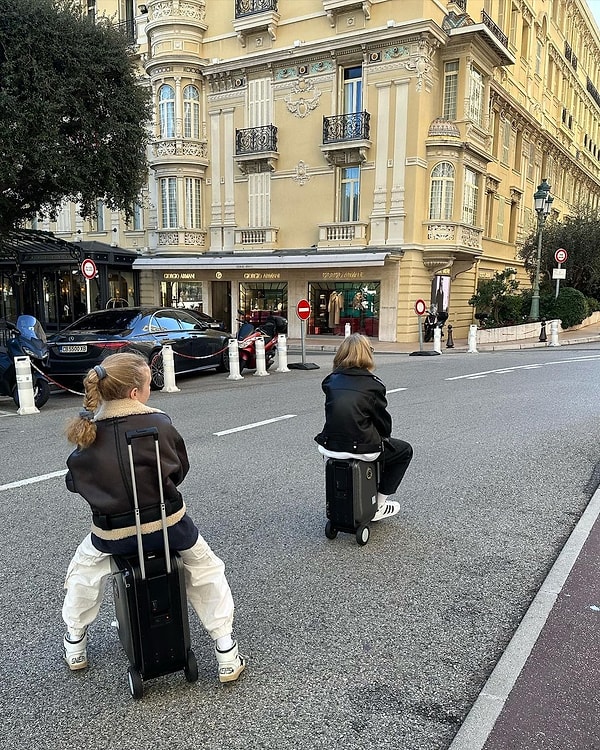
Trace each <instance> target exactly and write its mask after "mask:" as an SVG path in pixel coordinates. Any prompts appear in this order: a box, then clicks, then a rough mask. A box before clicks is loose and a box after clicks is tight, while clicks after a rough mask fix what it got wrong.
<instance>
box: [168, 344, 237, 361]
mask: <svg viewBox="0 0 600 750" xmlns="http://www.w3.org/2000/svg"><path fill="white" fill-rule="evenodd" d="M228 349H229V345H227V346H226V347H225V348H224V349H219V351H218V352H213V353H212V354H205V355H204V356H202V357H193V356H192V355H191V354H182V353H181V352H176V351H175V350H173V354H176V355H177V356H178V357H183V358H184V359H210V358H211V357H216V356H217V355H219V354H223V352H226V351H227V350H228Z"/></svg>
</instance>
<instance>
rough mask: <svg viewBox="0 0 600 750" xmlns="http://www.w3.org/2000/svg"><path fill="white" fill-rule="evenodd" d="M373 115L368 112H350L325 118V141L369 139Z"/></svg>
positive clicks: (337, 141) (338, 141)
mask: <svg viewBox="0 0 600 750" xmlns="http://www.w3.org/2000/svg"><path fill="white" fill-rule="evenodd" d="M370 120H371V115H370V114H369V113H368V112H350V113H348V114H345V115H336V116H334V117H324V118H323V143H340V142H344V141H359V140H368V139H369V132H370V124H369V123H370Z"/></svg>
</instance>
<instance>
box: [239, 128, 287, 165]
mask: <svg viewBox="0 0 600 750" xmlns="http://www.w3.org/2000/svg"><path fill="white" fill-rule="evenodd" d="M278 158H279V154H278V152H277V128H276V127H275V125H261V126H259V127H256V128H244V129H242V130H236V131H235V160H236V162H237V165H238V167H239V168H240V169H241V171H242V172H243V173H244V174H250V173H255V172H272V171H273V170H274V169H275V163H276V161H277V159H278Z"/></svg>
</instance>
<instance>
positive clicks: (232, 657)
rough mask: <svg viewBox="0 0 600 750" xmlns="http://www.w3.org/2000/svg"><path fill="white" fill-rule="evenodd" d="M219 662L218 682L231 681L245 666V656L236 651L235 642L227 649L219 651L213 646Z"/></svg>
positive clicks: (235, 678)
mask: <svg viewBox="0 0 600 750" xmlns="http://www.w3.org/2000/svg"><path fill="white" fill-rule="evenodd" d="M215 654H216V656H217V662H218V664H219V682H233V681H234V680H237V678H238V677H239V676H240V675H241V673H242V672H243V671H244V669H245V668H246V657H245V656H242V655H241V654H239V653H238V646H237V642H236V643H234V644H233V646H232V647H231V648H230V649H229V650H228V651H219V649H218V648H217V647H216V646H215Z"/></svg>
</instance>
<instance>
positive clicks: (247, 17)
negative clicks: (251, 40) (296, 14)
mask: <svg viewBox="0 0 600 750" xmlns="http://www.w3.org/2000/svg"><path fill="white" fill-rule="evenodd" d="M278 23H279V14H278V13H277V0H235V18H234V21H233V29H234V31H235V33H236V34H237V38H238V40H239V42H240V44H241V45H242V47H245V46H246V37H247V36H248V35H249V34H259V33H260V32H261V31H266V32H267V33H268V35H269V37H270V39H271V41H273V42H274V41H275V39H276V38H277V33H276V32H277V24H278Z"/></svg>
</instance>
